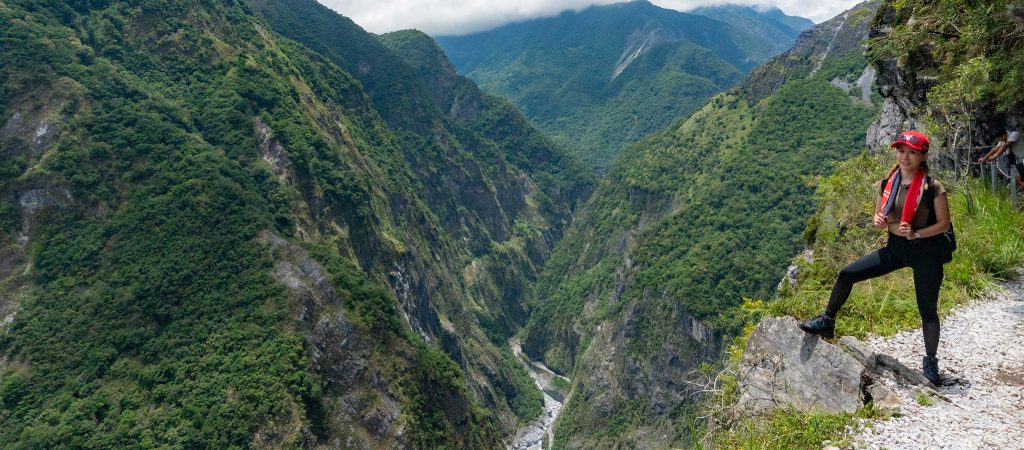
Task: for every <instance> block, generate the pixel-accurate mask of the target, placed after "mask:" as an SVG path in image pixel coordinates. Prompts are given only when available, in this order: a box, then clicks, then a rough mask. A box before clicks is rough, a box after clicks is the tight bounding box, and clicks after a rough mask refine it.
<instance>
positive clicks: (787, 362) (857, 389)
mask: <svg viewBox="0 0 1024 450" xmlns="http://www.w3.org/2000/svg"><path fill="white" fill-rule="evenodd" d="M738 380H739V386H740V399H739V407H740V408H742V409H743V410H744V411H747V412H750V413H762V412H766V411H769V410H773V409H782V408H796V409H798V410H803V411H822V412H854V411H856V410H857V409H859V408H861V407H862V406H864V405H865V404H867V402H869V401H874V404H875V405H876V406H879V407H884V408H896V407H898V406H899V405H900V404H901V403H902V401H901V400H900V399H899V397H898V396H896V395H894V394H893V392H892V387H893V386H901V387H910V388H915V389H926V390H929V391H930V390H931V388H932V387H934V386H932V385H931V384H930V383H929V382H928V380H926V379H925V378H924V376H922V375H921V372H920V371H919V370H916V369H910V368H908V367H907V366H905V365H903V364H902V363H900V362H899V360H897V359H896V358H894V357H892V356H889V355H886V354H881V353H876V352H874V351H872V350H871V348H870V347H869V346H868V345H867V344H865V343H864V342H861V341H859V340H857V339H855V338H853V337H850V336H845V337H843V338H842V339H839V345H834V344H831V343H829V342H827V341H825V340H823V339H821V338H819V337H817V336H814V335H810V334H807V333H804V332H803V331H801V330H800V329H799V328H797V321H796V319H794V318H792V317H771V318H767V319H764V320H763V321H762V322H761V323H760V324H758V326H757V329H756V330H754V333H753V334H751V335H750V337H749V338H748V339H747V347H746V350H745V351H744V354H743V359H742V360H741V361H740V364H739V373H738Z"/></svg>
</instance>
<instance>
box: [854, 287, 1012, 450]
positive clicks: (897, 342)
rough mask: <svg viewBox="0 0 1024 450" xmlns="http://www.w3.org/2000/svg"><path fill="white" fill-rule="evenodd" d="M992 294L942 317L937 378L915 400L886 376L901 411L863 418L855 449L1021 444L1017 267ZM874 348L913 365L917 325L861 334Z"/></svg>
mask: <svg viewBox="0 0 1024 450" xmlns="http://www.w3.org/2000/svg"><path fill="white" fill-rule="evenodd" d="M1002 287H1003V290H1002V292H1000V293H998V294H996V295H995V296H994V298H991V299H982V300H977V301H975V302H973V303H971V304H969V305H966V306H964V307H961V308H960V309H958V310H956V311H955V312H953V314H951V315H950V316H949V317H947V318H946V319H944V320H943V322H942V334H941V338H940V342H939V354H938V357H939V372H940V374H941V375H942V378H943V383H942V386H939V387H938V389H936V390H935V393H936V394H938V395H935V396H930V397H929V399H930V400H931V403H932V405H931V406H926V405H922V404H920V403H919V401H918V393H919V392H920V391H919V390H918V389H916V388H908V387H901V386H898V385H896V384H895V383H891V382H890V383H887V387H888V388H889V389H890V390H891V391H892V392H893V394H895V395H896V396H898V397H899V398H900V400H901V401H902V404H901V406H900V407H899V410H900V414H901V415H902V417H897V418H893V419H889V420H884V421H864V422H863V423H862V428H861V429H860V430H859V431H856V432H855V433H854V434H853V436H852V437H851V442H853V444H854V447H855V448H862V449H872V450H876V449H883V448H884V449H890V450H897V449H907V450H909V449H1000V450H1002V449H1024V273H1022V274H1018V275H1017V277H1016V278H1015V279H1014V280H1012V281H1009V282H1007V283H1004V284H1003V286H1002ZM868 344H869V345H870V346H871V348H872V349H873V350H874V351H875V352H878V353H886V354H889V355H892V356H895V357H896V358H898V359H899V360H900V362H902V363H903V364H906V365H907V366H908V367H911V368H915V369H920V367H921V356H922V355H923V354H924V338H923V337H922V335H921V330H920V329H917V330H914V331H912V332H904V333H900V334H897V335H895V336H891V337H889V338H875V339H872V340H870V341H868Z"/></svg>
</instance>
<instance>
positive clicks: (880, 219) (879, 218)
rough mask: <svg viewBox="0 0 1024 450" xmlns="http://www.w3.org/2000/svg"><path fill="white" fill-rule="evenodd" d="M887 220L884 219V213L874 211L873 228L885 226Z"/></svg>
mask: <svg viewBox="0 0 1024 450" xmlns="http://www.w3.org/2000/svg"><path fill="white" fill-rule="evenodd" d="M887 222H888V220H887V219H886V217H885V214H882V213H875V228H878V229H882V228H885V225H886V223H887Z"/></svg>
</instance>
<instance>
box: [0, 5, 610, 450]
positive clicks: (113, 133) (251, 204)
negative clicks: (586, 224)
mask: <svg viewBox="0 0 1024 450" xmlns="http://www.w3.org/2000/svg"><path fill="white" fill-rule="evenodd" d="M316 8H319V7H318V6H317V5H315V4H314V3H312V2H298V1H295V2H272V1H262V0H253V1H251V2H248V3H246V2H240V1H227V2H205V1H187V2H174V1H167V0H142V1H135V2H88V1H71V2H65V1H58V0H46V1H22V0H6V1H4V2H0V35H2V39H0V124H2V126H0V446H2V447H4V448H62V447H63V448H122V447H141V448H151V447H165V448H241V447H257V448H279V447H288V448H298V447H321V446H322V447H332V448H334V447H356V448H365V447H368V446H371V445H372V446H382V447H396V446H406V447H417V448H440V447H448V448H485V447H496V446H500V445H501V440H502V439H503V436H507V435H508V434H509V433H510V432H511V431H512V429H513V428H514V427H515V425H516V423H517V422H518V421H522V420H526V419H529V418H532V417H533V416H535V415H536V414H538V413H539V412H540V405H539V401H540V393H539V392H538V391H537V390H536V388H535V387H534V386H533V384H532V382H531V381H530V380H529V379H528V378H527V376H526V374H525V372H524V371H523V369H522V367H521V365H520V364H519V363H518V362H517V361H515V360H514V359H513V356H512V355H511V353H510V352H509V351H508V350H507V349H506V350H501V349H499V346H498V345H496V342H502V341H503V340H504V339H505V338H506V337H507V336H508V335H509V334H510V332H511V331H513V330H515V329H516V328H517V327H518V326H519V324H520V323H521V321H523V320H524V319H525V316H524V312H525V311H524V309H523V306H522V304H521V301H520V297H521V296H522V293H523V292H525V290H526V287H527V286H528V285H529V283H530V282H531V281H532V280H533V278H534V277H535V276H536V274H537V272H538V267H539V266H540V264H541V263H542V262H543V261H544V260H545V258H546V257H547V256H548V253H549V251H550V247H551V245H552V243H553V242H554V241H556V240H557V239H558V237H559V236H560V235H561V233H562V229H563V228H564V226H565V224H566V223H567V221H568V217H569V213H570V212H571V209H572V207H573V205H574V204H575V203H576V202H578V201H581V199H582V198H583V197H584V196H585V195H586V194H587V192H588V191H589V190H590V183H591V182H590V180H589V178H588V176H587V175H586V174H584V173H583V171H582V170H580V169H579V168H580V167H581V166H580V165H579V163H577V162H575V161H574V160H573V159H572V158H571V157H569V156H567V155H566V154H565V153H564V152H563V151H561V150H560V149H558V148H557V147H555V146H554V145H553V144H552V143H551V142H550V141H548V140H547V139H545V138H544V137H543V136H541V135H540V134H539V133H538V132H537V131H536V130H534V129H532V128H531V127H530V125H529V124H528V123H527V121H526V120H525V119H524V118H523V117H522V116H521V115H520V114H519V113H518V112H517V111H516V110H514V109H513V108H511V107H510V106H509V105H508V104H507V103H505V102H503V101H501V100H498V99H496V98H493V97H490V96H487V95H483V94H481V93H480V92H479V90H477V89H476V88H475V86H473V85H472V83H469V82H468V81H466V80H465V79H461V78H458V77H456V76H454V72H453V71H452V70H451V68H450V66H449V65H448V64H447V63H446V62H445V61H444V60H443V59H442V58H440V57H439V55H438V54H436V53H431V52H430V50H431V48H432V47H431V45H432V43H431V42H429V40H426V39H425V38H424V37H423V36H422V35H415V34H403V35H396V36H391V37H388V38H387V39H386V41H387V46H385V45H384V44H383V43H382V42H381V41H380V40H378V39H377V38H376V37H374V36H372V35H369V34H367V33H365V32H363V31H362V30H361V29H359V28H358V27H356V26H355V25H354V24H352V23H351V22H350V21H348V20H347V19H345V18H343V17H341V16H338V15H337V14H334V13H330V12H329V11H327V10H326V9H323V8H320V9H319V10H317V9H316ZM313 11H319V12H317V13H316V14H314V13H313ZM298 18H301V19H302V20H304V21H308V25H309V26H308V27H295V26H294V25H295V23H296V22H295V20H297V19H298ZM299 33H301V34H299ZM391 48H394V49H396V50H398V51H400V52H403V53H402V54H399V53H396V52H395V51H392V50H391ZM431 58H433V59H431Z"/></svg>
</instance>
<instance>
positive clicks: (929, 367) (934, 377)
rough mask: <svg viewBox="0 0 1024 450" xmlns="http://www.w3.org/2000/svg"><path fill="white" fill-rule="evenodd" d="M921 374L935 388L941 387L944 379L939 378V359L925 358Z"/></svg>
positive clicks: (922, 362)
mask: <svg viewBox="0 0 1024 450" xmlns="http://www.w3.org/2000/svg"><path fill="white" fill-rule="evenodd" d="M921 373H922V374H924V377H925V378H927V379H928V381H931V382H932V384H934V385H935V386H941V384H940V383H942V378H939V358H936V357H934V356H932V357H928V356H925V357H924V360H922V361H921Z"/></svg>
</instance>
